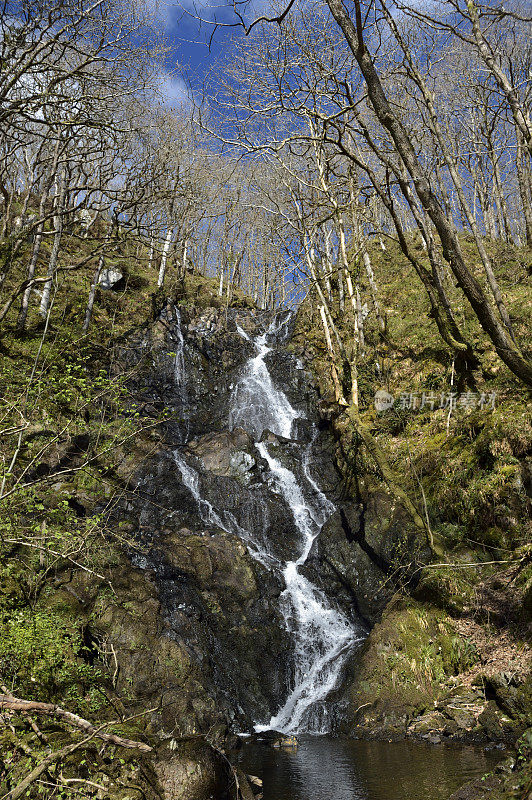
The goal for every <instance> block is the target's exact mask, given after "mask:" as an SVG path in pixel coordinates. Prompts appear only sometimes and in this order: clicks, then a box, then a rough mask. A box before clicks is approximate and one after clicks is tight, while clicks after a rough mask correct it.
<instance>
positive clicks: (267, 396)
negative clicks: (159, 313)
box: [174, 316, 361, 733]
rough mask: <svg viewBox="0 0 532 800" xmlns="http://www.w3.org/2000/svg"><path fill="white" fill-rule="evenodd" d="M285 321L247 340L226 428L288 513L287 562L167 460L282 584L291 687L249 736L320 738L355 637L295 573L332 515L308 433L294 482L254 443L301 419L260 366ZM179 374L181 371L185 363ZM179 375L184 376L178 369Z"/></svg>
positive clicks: (203, 512) (192, 474)
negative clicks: (293, 543) (265, 472)
mask: <svg viewBox="0 0 532 800" xmlns="http://www.w3.org/2000/svg"><path fill="white" fill-rule="evenodd" d="M288 319H289V318H288V317H286V316H284V317H283V318H282V319H281V320H280V322H278V321H277V320H274V322H273V323H272V324H271V325H270V327H269V329H268V330H267V331H266V332H265V333H263V334H262V335H261V336H259V337H257V338H256V339H255V340H254V341H253V344H254V346H255V349H256V355H254V356H253V357H252V358H251V359H250V360H249V361H248V362H247V364H246V366H245V368H244V371H243V373H242V376H241V377H240V379H239V380H238V382H237V384H236V386H235V388H234V390H233V393H232V397H231V403H230V412H229V426H230V428H231V429H233V430H234V429H235V428H244V429H245V430H246V431H247V432H248V434H250V435H251V436H252V437H253V438H254V440H255V442H256V444H255V446H256V448H257V450H258V452H259V453H260V455H261V457H262V458H263V459H264V461H265V462H266V464H267V465H268V469H269V478H268V482H269V485H270V490H271V491H273V492H274V493H275V494H277V495H278V496H280V497H282V498H283V500H284V502H285V503H286V505H287V506H288V507H289V509H290V511H291V514H292V517H293V520H294V523H295V526H296V529H297V532H298V534H299V537H298V543H297V553H296V554H295V555H294V557H293V558H292V559H291V560H288V561H286V562H284V563H283V562H282V561H280V560H279V558H277V557H276V556H274V555H273V553H272V552H270V551H269V548H268V541H267V532H266V536H265V533H264V531H257V530H247V529H244V528H243V527H242V526H241V525H240V524H239V522H238V521H237V519H236V518H235V516H234V515H233V514H232V513H231V512H229V511H228V510H226V509H222V508H220V507H217V508H216V509H215V508H214V507H213V505H212V504H211V503H210V502H209V501H208V500H206V499H205V498H204V497H202V495H201V482H200V475H199V473H198V472H197V471H196V470H195V469H193V468H192V467H191V466H190V464H189V463H188V462H187V461H185V459H184V458H183V455H182V454H181V453H180V451H176V452H175V454H174V458H175V462H176V465H177V467H178V469H179V471H180V473H181V478H182V481H183V484H184V485H185V486H186V487H187V488H188V489H189V491H190V492H191V494H192V495H193V497H194V499H195V500H196V503H197V507H198V510H199V513H200V516H201V518H202V519H203V520H204V522H206V523H209V524H212V525H215V526H216V527H218V528H221V529H222V530H225V531H227V532H230V533H232V534H236V535H237V536H239V537H240V538H241V539H242V540H243V541H244V543H245V544H246V545H247V547H248V550H249V552H250V554H251V555H252V556H253V557H254V558H255V559H256V560H257V561H259V562H260V563H261V564H262V565H263V566H265V567H267V568H268V569H269V570H271V571H273V572H275V573H276V574H277V575H279V577H280V578H281V579H282V580H283V581H284V586H285V589H284V591H283V592H282V594H281V599H280V610H281V612H282V615H283V618H284V622H285V626H286V629H287V630H288V632H289V633H290V635H291V638H292V641H293V646H294V649H293V675H292V686H291V688H290V690H289V692H288V697H287V699H286V701H285V702H284V704H283V705H282V707H281V708H280V709H279V710H278V712H277V713H276V714H275V715H273V716H272V717H271V719H270V720H269V722H268V723H265V724H257V725H256V726H255V729H256V731H257V732H261V731H266V730H277V731H280V732H283V733H299V732H303V731H305V732H311V733H325V732H327V727H328V726H327V713H326V708H325V707H324V703H323V701H324V700H325V698H326V696H327V695H328V694H329V693H330V692H331V690H333V689H334V688H335V686H336V685H337V683H338V679H339V677H340V674H341V671H342V668H343V666H344V664H345V661H346V658H347V656H348V653H349V651H350V649H351V646H352V645H353V644H354V643H355V642H356V641H359V640H360V638H361V637H360V636H358V635H357V631H356V629H355V627H354V626H353V625H352V623H351V622H350V621H349V620H348V619H347V617H346V616H345V615H344V614H342V613H341V612H340V611H338V610H336V609H335V608H333V607H332V606H331V604H330V602H329V601H328V599H327V597H326V596H325V594H324V593H323V592H322V591H320V590H319V589H318V588H317V587H316V586H314V585H313V584H312V583H311V582H310V581H309V580H308V579H307V578H306V577H305V576H304V575H302V574H301V571H300V570H301V567H303V565H304V564H305V562H306V560H307V558H308V556H309V554H310V552H311V549H312V544H313V542H314V540H315V539H316V537H317V536H318V534H319V533H320V530H321V528H322V526H323V525H324V523H325V522H326V521H327V519H328V518H329V517H330V515H331V514H332V513H333V511H334V506H333V504H332V503H331V502H330V501H329V500H328V499H327V498H326V497H325V495H324V494H323V493H322V492H321V490H320V489H319V487H318V485H317V483H316V482H315V480H314V479H313V477H312V475H311V471H310V459H311V454H312V447H313V444H314V440H315V434H314V435H313V436H312V438H311V441H310V443H309V444H308V445H306V446H305V445H300V446H301V447H304V453H303V459H302V462H301V468H302V469H301V476H300V479H299V480H298V478H297V477H296V474H295V473H294V472H293V471H292V470H290V469H289V468H287V467H286V466H284V465H283V464H282V463H281V461H280V460H279V459H278V458H276V457H274V456H273V455H271V453H270V449H272V448H273V446H274V444H272V443H268V442H267V441H260V439H261V437H262V435H263V433H264V431H266V430H268V431H270V432H271V433H273V434H274V435H275V436H279V437H282V439H288V440H289V439H290V437H291V436H292V435H293V428H294V422H295V421H296V420H297V419H300V418H301V416H302V415H301V414H300V412H298V411H297V410H296V409H294V408H293V406H292V405H291V403H290V401H289V400H288V397H287V396H286V395H285V394H284V392H282V391H280V390H279V389H278V388H277V387H276V386H275V385H274V382H273V380H272V376H271V374H270V372H269V370H268V366H267V364H266V358H267V356H268V354H269V353H270V352H271V351H272V348H271V347H270V346H269V344H268V341H269V339H270V338H271V337H276V336H277V337H278V336H279V334H280V331H281V329H282V328H283V326H285V325H286V323H287V322H288ZM238 331H239V333H240V335H241V336H242V337H243V338H245V339H247V340H248V341H252V340H251V339H250V337H249V336H248V334H247V333H245V331H243V330H242V329H241V328H239V329H238ZM178 339H179V337H178ZM181 340H182V335H181ZM181 340H180V341H181ZM181 353H183V349H182V348H181ZM176 364H177V362H176ZM182 368H183V370H184V361H183V363H182ZM179 374H180V375H181V374H183V372H181V370H180V372H179ZM177 380H178V376H177V374H176V382H177ZM272 550H273V547H272Z"/></svg>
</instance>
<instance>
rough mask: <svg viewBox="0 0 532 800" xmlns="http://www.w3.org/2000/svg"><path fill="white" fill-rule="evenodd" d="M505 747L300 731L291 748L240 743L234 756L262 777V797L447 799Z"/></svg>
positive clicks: (304, 799)
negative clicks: (358, 738) (310, 734)
mask: <svg viewBox="0 0 532 800" xmlns="http://www.w3.org/2000/svg"><path fill="white" fill-rule="evenodd" d="M503 756H504V753H503V752H501V751H500V750H487V751H486V750H483V749H481V748H475V747H463V746H458V745H444V744H441V745H429V744H423V743H419V742H394V743H392V742H390V743H388V742H361V741H352V740H349V739H338V738H333V737H327V736H320V737H302V738H300V740H299V746H298V747H297V748H295V749H282V750H278V749H275V748H273V747H271V746H269V745H267V744H263V743H258V742H249V743H244V745H243V747H242V749H241V750H240V751H239V752H238V754H237V755H236V756H235V759H234V760H235V761H236V762H238V764H239V766H240V767H241V768H242V769H243V770H244V772H246V773H247V774H249V775H257V776H258V777H260V778H262V780H263V782H264V800H448V798H449V796H450V795H451V794H452V793H453V792H454V791H456V789H458V788H459V787H460V786H462V784H464V783H467V781H469V780H472V779H473V778H476V777H478V776H479V775H483V774H484V773H485V772H488V771H489V770H491V769H493V767H494V766H495V764H496V763H497V762H498V761H500V760H501V758H502V757H503Z"/></svg>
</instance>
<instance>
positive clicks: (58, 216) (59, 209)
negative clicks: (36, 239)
mask: <svg viewBox="0 0 532 800" xmlns="http://www.w3.org/2000/svg"><path fill="white" fill-rule="evenodd" d="M65 194H66V166H64V167H63V168H62V169H61V172H60V174H59V178H58V186H57V193H56V213H55V215H54V227H55V233H54V241H53V244H52V252H51V253H50V261H49V262H48V272H47V274H46V277H47V281H46V283H45V284H44V286H43V290H42V297H41V305H40V307H39V314H40V315H41V317H43V318H44V319H46V316H47V314H48V306H49V305H50V292H51V290H52V280H53V278H54V275H55V271H56V268H57V261H58V258H59V247H60V245H61V237H62V235H63V212H64V204H65Z"/></svg>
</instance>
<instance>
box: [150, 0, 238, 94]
mask: <svg viewBox="0 0 532 800" xmlns="http://www.w3.org/2000/svg"><path fill="white" fill-rule="evenodd" d="M185 2H186V3H187V6H188V7H189V8H190V5H188V3H189V2H190V0H185ZM183 5H185V3H183ZM198 9H199V12H198V13H201V14H204V15H205V17H206V18H210V19H212V18H213V17H214V13H216V16H217V17H218V18H219V19H223V18H224V19H225V20H227V19H228V17H229V13H230V12H229V10H225V11H224V9H223V8H222V9H220V8H218V9H216V11H214V10H213V8H209V7H208V6H207V5H206V4H204V3H202V4H201V6H198ZM157 16H158V18H159V20H160V22H161V24H162V26H163V29H164V34H165V37H166V39H167V41H168V43H169V44H170V45H171V46H172V47H175V54H172V55H171V56H170V57H168V58H167V61H166V66H167V70H168V72H167V74H166V76H164V77H163V79H162V81H161V83H162V85H161V89H162V93H163V95H164V96H165V100H166V102H167V104H168V105H173V104H174V103H175V102H179V101H180V100H183V99H184V98H185V97H186V93H187V90H186V83H187V82H189V81H190V82H192V84H193V86H196V87H198V88H199V87H200V86H201V83H202V79H203V77H204V76H205V74H206V73H207V72H208V71H209V70H210V69H211V68H212V67H213V66H214V65H215V64H216V63H218V62H219V61H220V60H221V59H223V58H225V57H226V56H227V55H228V54H230V50H231V40H232V38H233V37H234V36H240V35H243V34H242V32H241V31H240V30H239V29H236V28H223V27H222V28H219V29H218V30H217V31H216V32H215V35H214V37H212V33H213V28H212V26H210V25H206V24H200V22H199V21H198V20H196V19H193V18H192V17H191V16H190V15H189V14H187V13H186V11H184V10H183V8H182V7H181V6H179V5H177V4H174V3H173V2H172V0H159V3H158V5H157ZM211 37H212V41H210V40H211ZM209 44H210V46H209Z"/></svg>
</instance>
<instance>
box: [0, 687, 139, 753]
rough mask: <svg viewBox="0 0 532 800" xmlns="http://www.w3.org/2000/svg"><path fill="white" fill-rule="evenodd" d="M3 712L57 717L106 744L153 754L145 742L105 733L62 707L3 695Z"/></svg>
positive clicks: (1, 701)
mask: <svg viewBox="0 0 532 800" xmlns="http://www.w3.org/2000/svg"><path fill="white" fill-rule="evenodd" d="M2 710H7V711H22V712H32V713H35V714H46V715H47V716H50V717H57V718H58V719H61V720H63V721H64V722H67V723H68V724H69V725H73V726H74V727H75V728H79V729H80V730H82V731H86V732H87V733H89V734H91V735H92V736H97V737H98V738H99V739H103V740H104V741H105V742H110V743H111V744H116V745H118V746H119V747H128V748H130V749H132V750H141V751H142V752H143V753H151V751H152V750H153V748H152V747H150V746H149V745H147V744H144V742H136V741H134V740H133V739H124V737H122V736H117V735H116V734H114V733H104V732H103V731H102V730H100V729H98V728H96V727H95V726H94V725H93V724H92V723H91V722H89V721H88V720H86V719H83V717H78V715H77V714H73V713H72V712H71V711H65V709H63V708H60V706H56V705H53V704H52V703H39V702H37V701H33V700H22V699H20V698H18V697H13V696H12V695H6V694H1V695H0V711H2ZM107 724H108V725H112V724H116V723H111V722H109V723H107Z"/></svg>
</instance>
